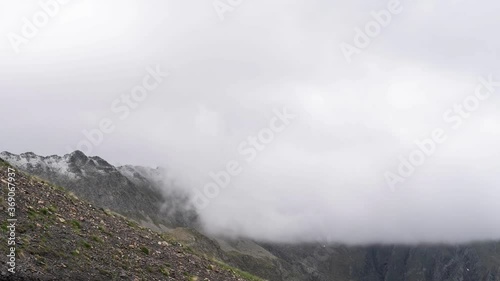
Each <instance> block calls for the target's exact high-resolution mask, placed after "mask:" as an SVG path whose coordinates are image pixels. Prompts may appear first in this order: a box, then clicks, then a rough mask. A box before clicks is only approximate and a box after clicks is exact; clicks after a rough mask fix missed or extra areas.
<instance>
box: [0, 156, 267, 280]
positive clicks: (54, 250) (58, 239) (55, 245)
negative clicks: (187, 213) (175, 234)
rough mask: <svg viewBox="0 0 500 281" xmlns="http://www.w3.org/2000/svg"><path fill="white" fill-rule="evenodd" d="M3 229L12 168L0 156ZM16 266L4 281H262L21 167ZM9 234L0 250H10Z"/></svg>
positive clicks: (2, 238)
mask: <svg viewBox="0 0 500 281" xmlns="http://www.w3.org/2000/svg"><path fill="white" fill-rule="evenodd" d="M0 181H1V185H2V194H1V198H2V200H0V208H1V210H0V211H1V221H0V225H1V229H2V232H4V233H8V231H9V223H8V222H7V219H8V218H7V212H6V208H7V200H6V198H7V194H6V192H5V191H6V185H7V182H8V166H7V165H6V163H4V162H3V161H0ZM15 184H16V186H17V187H16V191H15V192H16V194H15V200H16V204H17V206H16V218H17V222H16V229H15V233H16V236H17V237H16V245H15V247H16V268H15V274H12V273H9V272H7V268H6V266H4V265H5V264H7V256H6V255H4V254H2V255H1V256H0V263H1V264H2V267H1V268H2V269H1V275H0V280H134V281H135V280H148V281H149V280H186V281H195V280H200V281H201V280H214V281H215V280H258V279H257V278H255V277H253V276H251V275H249V274H247V273H244V272H241V271H238V270H236V269H233V268H231V267H228V266H226V265H224V264H222V263H219V262H217V261H214V260H210V259H208V258H205V257H200V256H198V255H196V254H194V252H192V251H191V250H190V249H189V248H187V247H185V246H183V245H182V244H181V243H179V242H176V241H175V240H172V238H171V237H166V236H164V235H162V234H160V233H156V232H153V231H151V230H149V229H145V228H142V227H139V226H138V225H137V224H136V223H135V222H133V221H131V220H128V219H126V218H125V217H123V216H120V215H118V214H116V213H113V212H111V211H109V210H104V209H99V208H95V207H94V206H93V205H92V204H90V203H88V202H86V201H83V200H80V199H79V198H77V197H76V196H75V195H73V194H71V193H68V192H66V191H65V190H64V189H63V188H61V187H56V186H53V185H50V184H48V183H46V182H44V181H42V180H40V179H37V178H34V177H30V176H27V175H25V174H23V173H21V172H19V171H16V176H15ZM7 243H8V241H7V239H6V235H2V236H0V249H2V253H5V252H7V250H9V249H8V247H7Z"/></svg>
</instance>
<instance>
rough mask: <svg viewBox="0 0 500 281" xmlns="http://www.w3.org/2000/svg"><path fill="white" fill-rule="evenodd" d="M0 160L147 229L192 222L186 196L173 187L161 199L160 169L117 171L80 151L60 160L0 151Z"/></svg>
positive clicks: (185, 224) (122, 168) (59, 157)
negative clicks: (144, 225)
mask: <svg viewBox="0 0 500 281" xmlns="http://www.w3.org/2000/svg"><path fill="white" fill-rule="evenodd" d="M0 158H3V159H4V160H6V161H7V162H9V163H10V164H11V165H13V166H15V167H17V168H18V169H20V170H22V171H25V172H27V173H29V174H32V175H36V176H38V177H40V178H42V179H44V180H47V181H50V182H51V183H54V184H56V185H60V186H64V187H66V188H68V189H69V190H71V191H73V192H75V193H76V194H78V196H79V197H82V198H84V199H86V200H89V201H91V202H94V204H96V205H98V206H102V207H105V208H109V209H111V210H113V211H116V212H118V213H121V214H123V215H126V216H129V217H131V218H134V219H137V220H140V221H143V222H145V223H146V222H149V225H150V226H151V227H162V226H166V227H169V228H170V227H175V226H188V225H190V224H191V223H193V222H194V221H195V219H196V216H195V213H194V212H193V211H189V210H186V209H185V208H184V206H185V203H186V200H187V196H185V195H183V194H182V193H181V192H180V191H178V190H176V189H174V188H172V189H171V190H170V192H168V196H164V195H165V194H167V190H168V187H169V186H168V184H167V183H165V182H164V180H163V179H162V174H161V173H162V172H163V171H161V170H160V169H152V168H147V167H137V166H135V167H134V166H123V167H118V168H117V167H114V166H112V165H111V164H109V163H108V162H106V161H105V160H104V159H102V158H100V157H95V156H94V157H87V156H86V155H85V154H83V153H82V152H81V151H75V152H73V153H71V154H67V155H64V156H62V157H61V156H57V155H53V156H47V157H44V156H39V155H36V154H34V153H32V152H28V153H23V154H20V155H15V154H12V153H9V152H2V153H0ZM162 189H163V190H164V192H162V191H161V190H162Z"/></svg>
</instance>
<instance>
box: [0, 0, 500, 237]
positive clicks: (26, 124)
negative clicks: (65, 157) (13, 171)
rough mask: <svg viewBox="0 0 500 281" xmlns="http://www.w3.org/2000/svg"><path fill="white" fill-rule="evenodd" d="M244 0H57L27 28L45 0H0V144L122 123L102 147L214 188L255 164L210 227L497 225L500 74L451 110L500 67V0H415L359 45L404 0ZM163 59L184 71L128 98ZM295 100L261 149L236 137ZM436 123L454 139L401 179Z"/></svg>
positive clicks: (186, 184) (69, 138) (17, 149)
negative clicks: (218, 175)
mask: <svg viewBox="0 0 500 281" xmlns="http://www.w3.org/2000/svg"><path fill="white" fill-rule="evenodd" d="M41 2H42V3H45V2H50V1H48V0H42V1H41ZM221 2H222V3H228V1H221ZM229 2H230V3H233V4H234V7H231V9H230V10H227V11H226V12H225V13H223V14H222V15H221V14H220V13H221V11H219V14H218V12H217V11H216V9H215V8H214V5H213V2H212V1H211V0H203V1H202V0H183V1H167V0H163V1H160V0H141V1H139V0H120V1H97V0H85V1H83V0H72V1H69V3H67V4H57V5H56V6H57V9H56V8H55V6H51V7H49V8H47V9H49V11H51V12H52V14H53V15H52V16H49V17H47V19H48V20H47V24H46V25H44V26H41V27H38V28H37V27H36V26H35V28H37V29H38V31H36V32H35V31H33V30H30V32H31V33H28V35H30V36H31V37H32V38H27V37H26V36H24V35H23V29H25V30H24V31H26V30H27V29H29V28H28V27H26V25H27V23H26V21H24V20H23V18H26V19H27V21H29V22H31V23H33V21H36V20H38V21H40V20H42V21H43V20H44V18H43V15H42V16H40V11H44V10H43V9H42V7H41V6H40V4H39V2H38V1H27V0H26V1H2V2H1V3H0V34H1V37H0V93H1V97H2V103H1V104H2V116H3V118H2V125H1V132H0V135H1V136H2V142H1V146H0V150H7V151H10V152H13V153H22V152H26V151H33V152H35V153H37V154H41V155H51V154H64V153H67V152H68V151H69V150H71V149H76V148H77V147H78V144H79V143H80V142H81V141H85V139H86V138H85V136H84V134H83V133H82V131H83V130H88V131H92V130H94V129H96V128H99V123H101V122H102V120H111V121H112V122H113V123H112V124H113V125H112V126H113V128H114V130H113V132H111V133H105V134H103V141H102V143H100V144H99V145H92V147H91V149H90V151H89V152H90V154H91V155H99V156H101V157H103V158H105V159H107V160H109V161H110V162H111V163H113V164H141V165H151V166H157V165H161V166H165V167H168V168H169V171H170V176H171V177H174V178H175V179H176V180H178V181H179V182H180V183H181V184H182V186H183V188H185V189H187V190H190V191H193V192H195V190H202V191H203V187H204V186H205V184H207V183H210V182H211V181H212V179H211V178H210V176H209V174H210V172H218V171H220V170H223V169H225V168H226V165H227V163H228V162H229V161H231V160H233V161H236V162H237V163H239V164H240V165H241V168H242V170H243V171H242V173H241V174H239V175H238V176H234V177H232V178H231V184H230V185H229V186H228V187H227V188H225V189H223V190H222V191H221V192H220V194H218V196H216V197H215V198H213V199H210V204H209V205H208V207H206V208H204V209H203V210H201V209H200V212H201V218H202V221H203V222H204V224H205V226H206V229H207V230H208V231H210V232H214V233H219V234H221V233H224V234H231V235H245V236H248V237H251V238H255V239H267V240H273V241H297V240H315V239H318V238H325V237H327V238H328V239H329V240H330V241H335V242H344V243H368V242H464V241H470V240H481V239H500V224H499V223H498V222H499V218H498V214H499V213H500V204H498V202H499V200H500V189H499V187H498V186H499V183H500V178H499V176H498V171H499V168H500V161H499V160H498V159H499V156H500V147H499V146H498V143H499V140H500V111H499V110H498V109H499V108H498V103H499V102H500V100H499V98H498V97H497V94H500V87H498V86H495V87H494V89H493V90H497V94H495V93H493V94H492V95H491V96H490V97H489V98H486V99H484V100H480V101H479V104H478V106H477V109H476V108H474V111H473V112H465V113H464V112H463V113H462V114H461V115H460V114H459V113H457V112H456V111H455V110H456V107H454V106H455V105H456V104H461V103H462V102H463V101H464V99H467V98H469V101H472V102H474V100H473V98H470V97H471V96H472V95H473V94H474V93H475V90H476V88H477V87H478V85H480V84H479V83H480V79H479V78H480V77H485V78H484V79H487V77H488V76H489V75H492V77H493V80H494V81H497V80H495V79H498V81H500V73H499V72H500V70H499V69H498V59H497V51H498V50H499V47H500V37H498V36H497V31H498V30H499V28H500V20H499V19H498V9H499V8H500V4H498V3H497V2H495V1H492V0H488V1H478V2H470V1H464V0H442V1H431V0H419V1H408V0H401V2H400V4H399V6H398V7H399V8H398V10H399V12H398V13H392V14H391V20H390V21H389V22H387V24H384V25H385V26H381V27H380V25H379V27H380V32H378V33H377V34H376V35H375V36H373V37H370V40H371V43H370V44H369V46H367V47H364V48H359V49H358V51H357V52H356V53H355V54H352V55H351V56H349V59H346V56H345V54H344V52H343V51H342V48H341V46H344V47H345V46H346V44H349V45H351V46H353V47H356V44H355V35H356V31H355V30H356V28H359V29H361V30H365V27H366V25H367V24H369V23H370V22H371V21H373V20H374V16H373V13H372V11H375V12H376V14H380V11H382V10H387V9H388V5H389V6H390V5H393V4H390V1H379V0H377V1H361V0H354V1H326V0H309V1H305V0H276V1H264V0H252V1H245V0H243V1H241V4H238V1H229ZM366 2H369V3H366ZM394 5H396V4H394ZM219 7H222V6H219ZM50 9H52V10H50ZM401 9H402V10H401ZM36 15H38V16H40V17H41V18H39V19H37V16H36ZM220 16H222V17H223V20H221V17H220ZM34 18H35V19H34ZM386 19H387V18H386ZM13 34H15V35H13ZM19 36H21V37H22V36H24V37H22V38H24V39H19V38H20V37H19ZM13 38H14V39H13ZM19 40H21V41H19ZM13 42H14V43H13ZM16 42H17V43H16ZM19 42H22V43H19ZM16 44H17V45H16ZM16 48H17V49H18V50H17V51H18V52H16V50H15V49H16ZM351 50H352V49H351ZM349 61H350V62H349ZM158 67H159V68H160V69H161V71H160V72H168V73H169V76H168V77H166V78H163V77H160V79H159V81H160V82H159V83H158V86H157V87H155V88H154V89H152V90H149V91H148V95H147V98H146V99H144V100H143V101H141V102H135V103H133V107H135V108H131V106H129V104H127V107H129V110H125V109H124V108H123V106H124V105H125V104H126V103H124V102H123V101H122V100H121V99H122V96H130V95H131V90H132V89H134V88H135V87H136V86H141V85H142V84H143V81H144V80H145V79H146V80H147V79H149V78H148V77H149V76H150V75H151V74H150V73H151V71H155V69H156V68H158ZM157 78H158V77H157ZM151 81H153V80H150V82H151ZM151 83H153V82H151ZM485 89H486V88H483V91H486V90H485ZM119 106H122V107H121V110H118V107H119ZM284 108H287V110H288V111H289V112H290V114H294V115H296V116H297V117H296V118H294V119H293V120H292V121H291V122H290V124H288V125H287V126H286V129H284V130H283V131H282V132H280V133H277V134H276V135H275V137H274V139H273V140H272V141H271V142H270V143H268V144H266V145H265V148H264V149H262V150H261V151H260V150H259V151H258V153H257V155H256V157H255V159H252V160H251V161H248V159H247V156H248V155H244V154H242V153H240V152H239V151H238V147H239V145H240V144H241V143H242V142H244V141H245V140H247V138H248V137H251V136H256V135H257V134H258V133H259V132H260V131H261V130H262V129H265V128H268V127H269V123H270V121H271V120H273V116H275V114H276V113H275V110H278V111H282V110H283V109H284ZM449 110H452V112H451V113H450V112H449ZM125 111H127V112H128V113H127V114H126V113H125ZM125 115H126V116H125ZM444 116H447V118H445V117H444ZM459 119H460V124H459ZM435 130H439V131H440V132H441V134H440V136H441V139H443V140H444V139H446V140H445V141H443V142H442V143H441V144H439V145H437V146H436V149H435V150H433V152H432V153H431V154H430V155H429V156H426V157H425V163H424V164H423V165H421V166H419V167H417V168H416V169H415V171H414V173H413V174H412V175H411V176H408V177H402V178H404V182H398V184H397V185H396V187H395V188H394V189H393V188H391V185H390V184H388V182H387V175H388V173H391V174H392V175H398V167H399V166H400V165H401V160H400V159H399V158H398V157H400V156H401V157H403V158H408V157H409V155H411V153H413V152H414V151H415V150H416V149H417V145H416V144H415V141H417V140H418V141H423V140H426V139H428V138H429V136H431V135H432V132H433V131H435ZM82 150H83V149H82Z"/></svg>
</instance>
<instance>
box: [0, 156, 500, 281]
mask: <svg viewBox="0 0 500 281" xmlns="http://www.w3.org/2000/svg"><path fill="white" fill-rule="evenodd" d="M0 158H3V159H5V160H6V161H8V162H9V163H10V164H12V165H13V166H15V167H17V168H19V169H20V170H22V171H25V172H27V173H29V174H32V175H36V176H38V177H40V178H42V179H45V180H47V181H50V182H53V183H55V184H57V185H62V186H65V187H67V188H68V189H69V190H71V191H72V192H74V193H75V194H76V195H77V196H79V197H82V198H85V199H86V200H88V201H89V202H92V203H94V204H96V205H97V206H101V207H103V208H108V209H111V210H114V211H116V212H118V213H120V214H123V215H125V216H129V217H130V218H133V219H135V220H137V221H138V222H140V223H141V224H142V225H143V226H145V227H152V228H157V229H158V227H159V226H160V227H161V225H165V226H168V228H169V229H165V230H167V231H168V235H171V236H172V237H174V238H175V239H176V241H180V242H181V243H182V244H183V245H186V246H187V247H189V248H190V249H193V251H195V252H197V253H199V254H202V255H205V256H208V257H212V258H215V259H218V260H222V261H224V262H226V263H227V264H230V265H232V266H234V267H237V268H240V269H242V270H244V271H247V272H250V273H252V274H254V275H256V276H259V277H261V278H264V279H267V280H273V281H500V242H497V241H491V242H481V243H470V244H466V245H371V246H346V245H340V244H330V245H329V244H328V243H327V242H318V243H296V244H281V243H274V242H272V243H271V242H262V241H254V240H252V239H250V238H248V237H247V238H245V237H239V238H235V237H231V238H228V237H210V236H207V235H206V234H204V233H203V230H202V229H197V228H196V227H195V226H196V224H195V223H194V222H195V221H196V217H197V215H196V214H195V213H193V211H189V210H186V209H183V208H181V207H182V206H183V205H185V202H186V201H187V200H188V198H187V197H186V196H184V195H182V194H179V193H176V192H171V193H168V192H167V193H165V192H161V191H160V186H163V188H165V186H167V187H168V185H169V184H172V183H165V182H164V177H163V176H162V173H164V172H165V171H162V170H160V169H151V168H147V167H137V166H121V167H113V166H112V165H110V164H109V163H107V162H106V161H105V160H103V159H101V158H99V157H87V156H86V155H84V154H83V153H81V152H79V151H77V152H74V153H71V154H68V155H65V156H63V157H59V156H50V157H42V156H37V155H35V154H33V153H24V154H20V155H14V154H10V153H7V152H4V153H1V154H0ZM149 219H150V220H151V221H153V222H154V223H156V225H155V224H153V223H151V222H150V220H149ZM176 280H177V279H176ZM179 280H181V279H179Z"/></svg>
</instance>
